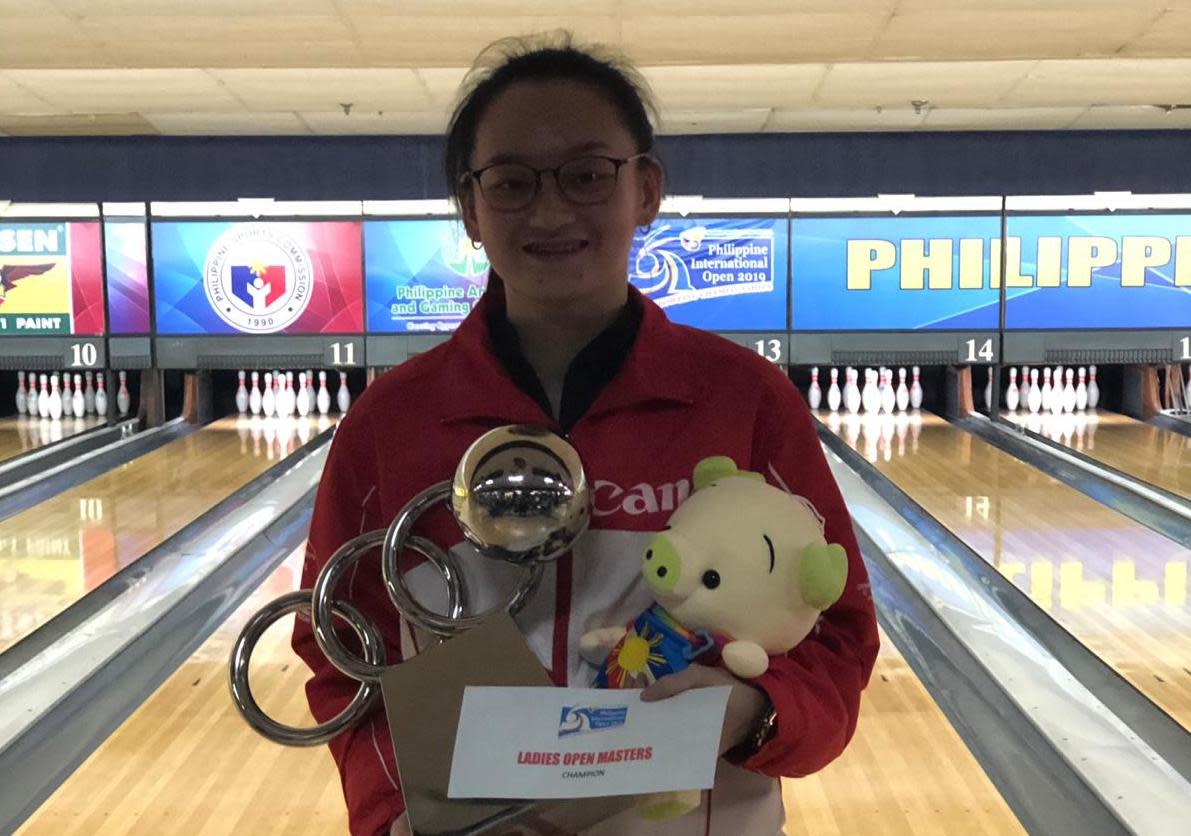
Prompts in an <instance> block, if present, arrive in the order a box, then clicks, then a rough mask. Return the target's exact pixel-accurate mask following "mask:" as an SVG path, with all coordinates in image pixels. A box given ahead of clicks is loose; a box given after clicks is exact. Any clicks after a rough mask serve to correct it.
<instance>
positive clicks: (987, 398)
mask: <svg viewBox="0 0 1191 836" xmlns="http://www.w3.org/2000/svg"><path fill="white" fill-rule="evenodd" d="M992 387H993V367H992V366H989V367H988V380H986V381H985V383H984V411H985V412H987V413H989V414H992Z"/></svg>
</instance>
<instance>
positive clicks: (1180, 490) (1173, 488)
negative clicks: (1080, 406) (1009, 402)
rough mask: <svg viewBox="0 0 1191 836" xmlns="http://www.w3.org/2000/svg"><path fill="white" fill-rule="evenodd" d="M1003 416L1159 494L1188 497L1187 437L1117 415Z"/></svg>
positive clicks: (1190, 446)
mask: <svg viewBox="0 0 1191 836" xmlns="http://www.w3.org/2000/svg"><path fill="white" fill-rule="evenodd" d="M1003 416H1004V417H1005V418H1006V419H1007V420H1009V421H1012V422H1014V423H1015V424H1019V425H1021V426H1023V427H1026V428H1027V429H1029V430H1031V431H1033V432H1036V433H1038V434H1040V435H1043V436H1045V437H1047V438H1049V439H1051V440H1052V441H1058V442H1059V443H1061V444H1064V445H1066V446H1068V447H1070V448H1071V449H1072V450H1075V451H1077V452H1079V453H1083V454H1084V455H1085V456H1087V457H1088V458H1091V459H1095V460H1096V461H1098V462H1102V463H1103V464H1106V465H1108V466H1109V467H1112V468H1116V469H1117V470H1119V471H1121V472H1122V473H1127V474H1129V475H1130V476H1134V477H1136V478H1138V479H1140V480H1142V481H1143V482H1148V483H1149V484H1151V485H1154V486H1156V487H1159V488H1163V489H1165V490H1168V491H1170V492H1171V493H1174V494H1178V495H1179V496H1184V497H1187V496H1191V436H1185V435H1180V434H1179V433H1174V432H1170V431H1169V430H1164V429H1162V428H1161V427H1156V426H1154V425H1153V424H1147V423H1145V422H1144V421H1138V420H1136V419H1133V418H1130V417H1129V416H1127V415H1121V414H1119V413H1116V412H1104V411H1095V412H1084V413H1080V412H1076V413H1064V414H1062V415H1052V414H1042V413H1038V414H1031V413H1029V412H1020V411H1018V412H1006V413H1003Z"/></svg>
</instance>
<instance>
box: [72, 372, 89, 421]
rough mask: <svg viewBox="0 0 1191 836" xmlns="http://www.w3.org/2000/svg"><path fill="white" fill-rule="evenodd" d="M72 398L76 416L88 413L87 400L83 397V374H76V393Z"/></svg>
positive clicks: (79, 416) (80, 416)
mask: <svg viewBox="0 0 1191 836" xmlns="http://www.w3.org/2000/svg"><path fill="white" fill-rule="evenodd" d="M70 400H71V404H72V405H73V406H74V417H75V418H82V417H83V416H84V415H86V414H87V402H86V400H84V398H83V376H82V375H81V374H76V375H75V376H74V395H72V396H71V399H70Z"/></svg>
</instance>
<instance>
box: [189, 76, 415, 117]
mask: <svg viewBox="0 0 1191 836" xmlns="http://www.w3.org/2000/svg"><path fill="white" fill-rule="evenodd" d="M210 74H211V76H212V77H214V78H216V79H218V80H219V81H220V82H222V83H223V85H224V86H225V87H226V88H227V89H228V90H229V91H230V92H231V93H232V94H233V95H235V97H236V98H237V99H238V100H239V101H241V102H243V103H244V106H245V107H247V108H248V109H249V110H262V111H270V110H334V109H336V108H339V107H340V106H341V105H343V104H345V103H350V104H352V105H353V107H356V108H358V109H360V110H418V109H421V108H429V107H431V105H432V103H431V101H430V96H429V94H428V93H427V91H426V89H425V88H424V87H423V85H422V82H421V81H420V80H419V78H418V76H417V74H416V73H415V72H414V71H413V70H405V69H292V70H288V69H282V70H278V69H268V70H223V69H216V70H211V71H210Z"/></svg>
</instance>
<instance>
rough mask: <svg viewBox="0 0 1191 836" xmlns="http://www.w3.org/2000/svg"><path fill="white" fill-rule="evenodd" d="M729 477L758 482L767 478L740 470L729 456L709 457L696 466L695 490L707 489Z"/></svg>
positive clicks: (749, 471)
mask: <svg viewBox="0 0 1191 836" xmlns="http://www.w3.org/2000/svg"><path fill="white" fill-rule="evenodd" d="M728 476H743V477H744V478H746V479H754V480H756V481H758V482H764V481H765V477H764V476H762V475H761V474H760V473H753V472H752V471H751V470H741V469H740V468H738V467H737V466H736V462H734V461H732V459H731V458H729V457H728V456H708V457H707V458H705V459H703V460H702V461H700V462H699V463H698V464H697V465H695V474H694V479H693V482H694V489H695V490H699V489H700V488H706V487H707V486H708V485H710V484H711V483H712V482H714V481H716V480H717V479H724V478H726V477H728Z"/></svg>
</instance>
